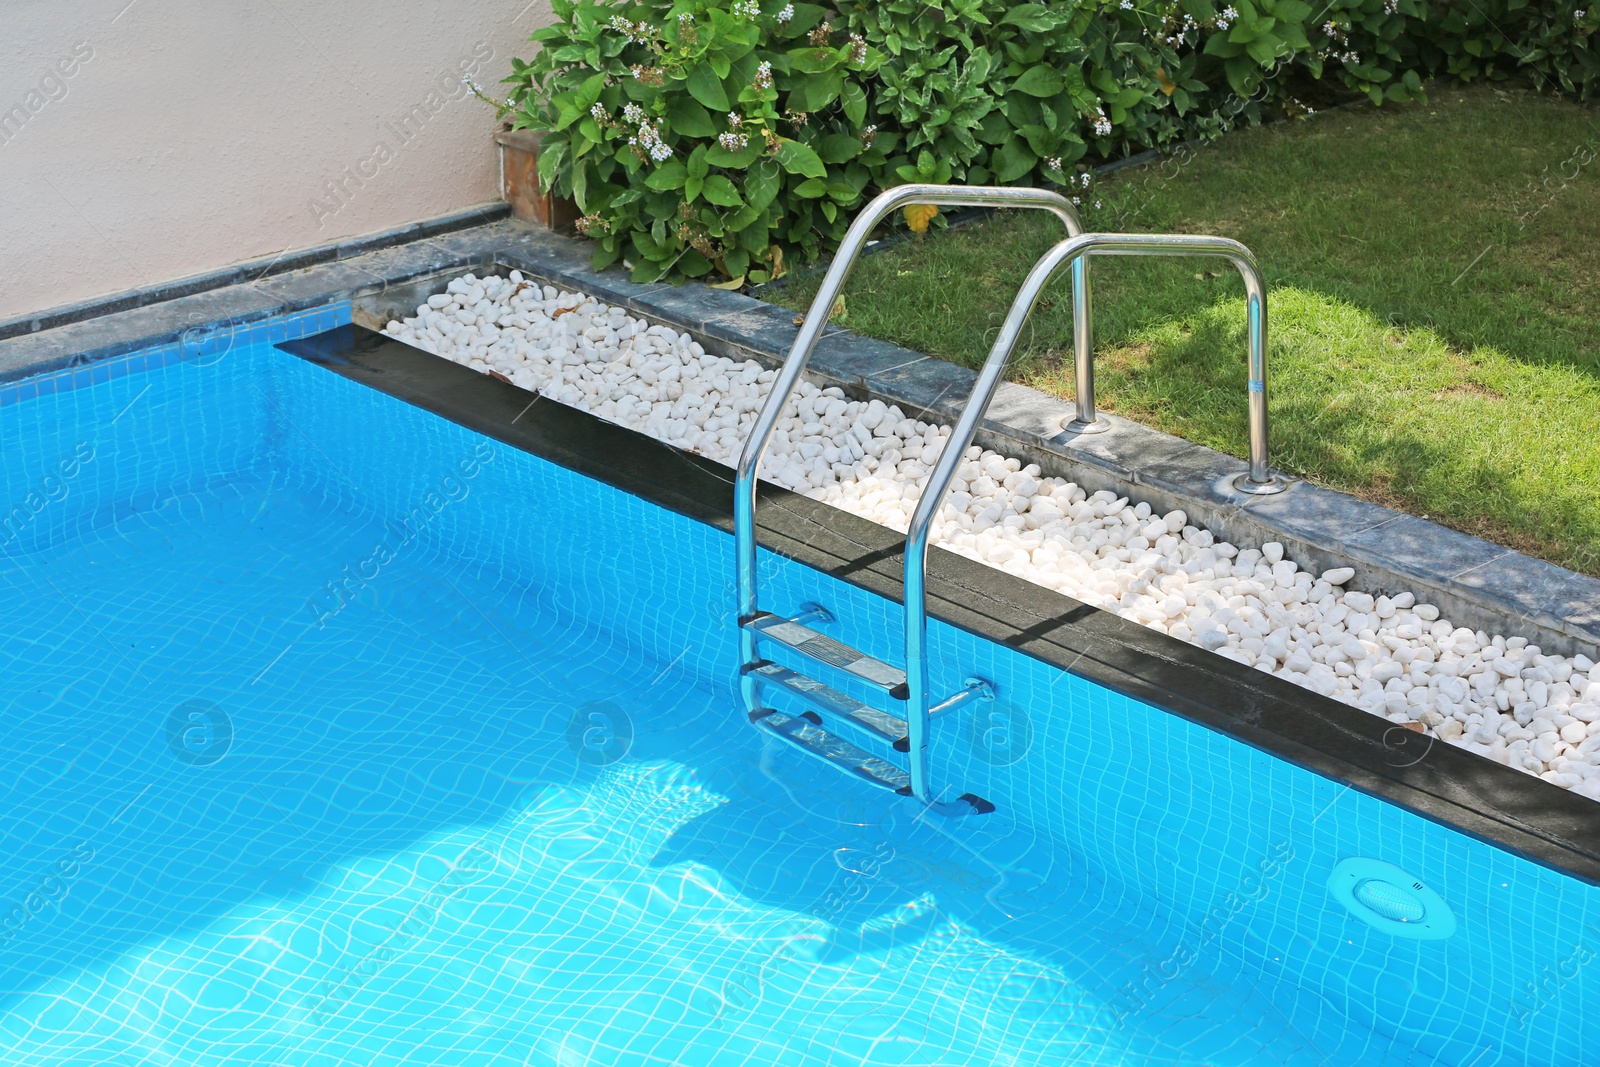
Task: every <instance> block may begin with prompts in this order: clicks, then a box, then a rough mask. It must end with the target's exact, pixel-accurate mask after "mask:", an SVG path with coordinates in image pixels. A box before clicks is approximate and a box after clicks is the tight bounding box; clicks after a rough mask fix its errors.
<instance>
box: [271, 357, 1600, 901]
mask: <svg viewBox="0 0 1600 1067" xmlns="http://www.w3.org/2000/svg"><path fill="white" fill-rule="evenodd" d="M279 347H280V348H282V349H284V350H286V351H288V352H292V353H294V354H295V355H298V356H300V357H301V358H303V359H306V360H309V361H311V362H313V363H316V364H318V365H320V366H322V367H325V368H326V369H328V370H330V371H332V372H334V373H336V374H339V375H340V376H342V377H344V378H347V379H350V380H352V381H355V382H359V383H361V384H364V385H367V386H370V387H372V388H374V389H377V390H379V391H381V392H384V393H387V394H388V395H390V396H393V397H397V398H399V399H401V400H404V401H406V402H407V403H410V404H414V405H416V406H418V407H421V408H424V409H426V410H428V411H431V412H433V413H435V414H437V415H440V416H442V417H444V418H446V419H449V420H451V421H453V422H456V423H459V424H461V425H463V426H465V427H467V428H469V429H472V430H474V431H476V432H478V433H482V434H484V435H486V436H489V437H492V438H494V439H496V440H498V441H501V442H504V443H505V444H507V445H510V446H512V447H514V448H518V449H521V450H522V451H525V452H528V453H531V454H532V455H535V456H539V457H541V458H543V459H546V460H549V461H551V462H554V463H558V464H560V465H561V466H563V467H567V468H569V469H571V470H574V471H576V472H577V473H579V474H582V475H584V476H586V477H590V478H594V479H596V480H598V481H602V482H605V483H606V484H608V485H611V486H614V487H616V488H617V489H620V490H622V491H624V492H627V493H630V494H632V495H634V496H637V497H640V498H643V499H645V500H647V501H650V502H652V503H654V504H657V505H659V506H661V507H664V508H667V509H669V510H671V511H674V512H677V513H678V514H681V515H685V516H688V517H689V518H692V519H695V520H697V521H699V522H703V523H707V524H708V525H711V526H714V527H716V528H718V529H720V530H724V531H729V532H731V530H732V528H733V521H732V493H731V491H730V480H731V479H730V472H729V470H728V468H726V467H724V466H722V465H721V464H719V463H715V462H713V461H711V460H708V459H705V458H703V457H701V456H698V455H694V454H692V453H687V452H681V451H679V450H677V449H675V448H673V447H672V446H670V445H667V444H665V443H663V442H661V441H658V440H656V439H655V438H652V437H648V436H646V435H644V434H640V433H637V432H635V431H633V430H629V429H626V428H624V427H621V426H618V425H616V424H614V423H610V422H606V421H605V420H603V419H600V418H598V417H596V416H593V415H590V414H588V413H586V412H582V411H579V410H577V409H576V408H570V407H567V406H565V405H563V404H558V403H554V402H551V401H544V402H539V401H535V402H533V403H532V404H530V403H529V401H528V394H527V393H526V392H524V391H523V390H521V389H519V388H517V387H516V386H513V385H510V384H508V383H505V382H501V381H498V380H496V379H494V378H492V377H490V376H488V375H482V374H478V373H477V372H475V371H472V370H469V369H468V368H466V367H462V366H460V365H458V364H455V363H451V362H449V361H447V360H442V359H439V358H437V357H435V356H431V355H429V354H427V353H425V352H423V351H421V350H420V349H416V348H412V347H410V346H408V345H405V344H402V343H400V342H398V341H394V340H391V339H389V338H386V337H384V336H382V335H381V334H378V333H374V332H373V331H371V330H368V329H364V328H362V327H360V326H343V327H340V328H338V329H336V330H331V331H328V332H327V333H322V334H317V335H314V336H312V337H308V338H305V339H303V340H299V341H288V342H284V343H282V344H280V345H279ZM760 501H761V507H760V508H759V509H758V517H759V538H760V543H761V544H762V545H763V546H765V547H767V548H769V549H771V550H773V551H775V552H779V553H781V554H783V555H785V556H787V557H789V558H791V559H794V560H796V561H798V562H800V563H803V564H805V565H806V566H809V567H812V568H814V569H816V570H819V571H822V572H824V573H826V574H829V575H832V576H834V577H836V578H839V579H841V580H843V581H847V582H850V583H851V584H853V585H856V586H859V587H861V588H863V589H866V590H868V591H870V592H872V593H875V594H877V595H879V596H882V597H885V598H888V599H891V600H895V601H899V600H900V599H901V595H902V579H901V566H902V538H901V537H900V535H898V534H896V533H894V532H893V531H891V530H888V529H885V528H884V527H881V526H878V525H877V524H875V523H872V522H869V521H867V520H865V519H862V518H860V517H858V516H855V515H851V514H849V513H848V512H843V511H839V510H837V509H835V508H833V507H830V506H829V505H826V504H822V503H820V502H817V501H814V500H810V499H808V498H806V497H804V496H800V495H798V494H795V493H791V492H789V491H787V490H784V489H780V488H778V487H776V486H773V485H769V484H767V483H762V484H761V486H760ZM928 572H929V580H928V602H929V609H930V614H932V615H933V616H934V617H936V618H939V619H941V620H943V621H945V622H947V623H949V624H951V625H954V626H957V627H960V628H961V629H963V630H966V631H968V632H969V633H972V634H975V635H977V636H979V637H982V638H985V639H987V640H989V641H993V642H996V643H998V644H1001V645H1004V646H1006V647H1008V648H1011V649H1014V650H1016V651H1017V652H1020V653H1022V654H1024V655H1027V656H1030V657H1032V658H1033V659H1036V660H1039V661H1041V662H1044V663H1047V664H1050V665H1052V666H1054V667H1057V668H1059V669H1061V670H1064V671H1069V672H1071V673H1073V674H1075V675H1079V676H1081V677H1084V678H1086V679H1089V680H1090V681H1092V682H1094V683H1096V684H1098V685H1101V686H1104V687H1106V688H1108V689H1112V690H1115V691H1117V692H1119V693H1123V694H1126V695H1128V696H1131V697H1133V698H1135V699H1137V700H1140V701H1143V702H1144V703H1147V704H1151V705H1154V706H1156V707H1158V708H1162V709H1164V710H1166V711H1168V712H1171V713H1172V714H1175V715H1178V716H1181V717H1182V718H1184V719H1187V720H1189V721H1190V722H1193V723H1196V724H1198V725H1200V726H1203V727H1205V728H1207V729H1210V730H1214V731H1216V732H1218V733H1221V734H1224V735H1226V736H1228V737H1231V738H1234V739H1235V740H1238V741H1241V742H1243V743H1245V744H1248V745H1250V746H1252V747H1254V748H1257V749H1259V750H1262V751H1264V752H1268V753H1270V754H1272V755H1273V756H1276V757H1278V758H1281V759H1285V760H1288V761H1289V762H1291V763H1294V764H1296V765H1298V766H1300V767H1303V768H1305V769H1307V770H1310V771H1312V772H1314V773H1316V774H1319V775H1321V776H1323V777H1325V778H1329V779H1332V780H1335V781H1338V782H1342V783H1347V784H1349V785H1351V786H1353V787H1354V788H1356V789H1358V790H1360V791H1362V792H1364V793H1368V794H1370V795H1372V796H1375V797H1379V798H1381V799H1384V800H1387V801H1390V802H1392V803H1395V804H1398V805H1400V806H1401V807H1404V808H1406V809H1408V810H1410V811H1413V812H1416V813H1417V814H1419V815H1421V816H1423V817H1425V818H1428V819H1430V820H1432V821H1434V822H1437V823H1440V824H1442V825H1444V826H1447V827H1449V828H1451V829H1454V830H1457V831H1460V832H1462V833H1465V834H1468V835H1470V836H1472V837H1474V838H1477V839H1479V840H1481V841H1485V842H1487V843H1489V844H1492V845H1494V846H1496V847H1499V848H1502V849H1505V850H1507V851H1510V852H1513V853H1515V854H1517V855H1519V856H1522V857H1525V858H1526V859H1529V860H1531V861H1533V862H1535V863H1539V864H1542V865H1543V866H1546V867H1549V868H1551V869H1553V870H1555V871H1558V872H1560V873H1563V874H1567V875H1571V876H1573V877H1576V878H1579V879H1582V880H1583V881H1586V882H1589V883H1593V884H1600V819H1596V817H1595V807H1594V802H1593V801H1590V800H1588V799H1586V798H1584V797H1581V796H1579V795H1577V794H1575V793H1572V792H1569V791H1567V790H1565V789H1561V788H1560V787H1558V786H1553V785H1550V784H1549V783H1547V782H1543V781H1540V780H1539V779H1537V778H1534V777H1531V776H1529V775H1526V774H1523V773H1521V772H1519V771H1514V770H1511V769H1510V768H1507V767H1503V766H1501V765H1500V764H1498V763H1494V762H1493V761H1491V760H1486V759H1483V758H1482V757H1480V756H1477V755H1474V754H1473V753H1471V752H1467V751H1465V750H1463V749H1459V748H1456V747H1454V746H1452V745H1448V744H1445V743H1443V742H1438V741H1435V740H1433V739H1431V738H1428V737H1425V736H1423V735H1421V734H1415V733H1412V732H1411V731H1409V730H1406V729H1404V728H1402V727H1398V726H1395V725H1393V724H1391V723H1389V722H1388V721H1386V720H1384V719H1381V718H1379V717H1377V716H1374V715H1369V714H1368V713H1366V712H1363V711H1360V710H1357V709H1355V708H1351V707H1348V706H1346V705H1344V704H1341V703H1339V702H1337V701H1334V700H1331V699H1328V698H1326V697H1322V696H1319V695H1317V694H1316V693H1312V692H1309V691H1307V690H1304V689H1301V688H1300V687H1299V686H1296V685H1294V684H1292V683H1290V682H1285V681H1283V680H1282V679H1279V678H1276V677H1273V676H1272V675H1269V674H1265V673H1263V672H1261V671H1258V670H1255V669H1253V668H1250V667H1245V666H1242V665H1240V664H1238V663H1235V662H1233V661H1232V660H1229V659H1225V658H1223V657H1221V656H1216V655H1212V654H1211V653H1209V652H1206V651H1204V650H1203V649H1200V648H1197V647H1195V646H1193V645H1189V644H1187V643H1185V642H1182V641H1179V640H1176V639H1175V638H1171V637H1168V636H1166V635H1165V634H1161V633H1157V632H1156V631H1154V630H1150V629H1147V628H1146V627H1143V626H1139V625H1137V624H1136V623H1133V622H1129V621H1128V620H1126V619H1122V618H1120V617H1118V616H1116V615H1113V614H1111V613H1110V612H1106V611H1102V610H1100V609H1098V608H1093V607H1090V606H1088V605H1085V604H1081V603H1079V602H1078V601H1076V600H1073V599H1071V598H1069V597H1066V596H1063V595H1061V594H1059V593H1055V592H1052V591H1050V590H1048V589H1045V588H1043V587H1041V586H1037V585H1034V584H1033V583H1032V582H1028V581H1025V580H1023V579H1021V578H1017V577H1014V576H1012V575H1009V574H1006V573H1004V572H1002V571H997V570H994V569H993V568H990V567H986V566H984V565H982V564H980V563H977V562H975V561H973V560H969V559H967V558H965V557H963V556H958V555H955V554H953V553H949V552H946V551H944V550H942V549H938V548H935V549H934V550H933V551H932V552H931V553H930V554H929V564H928Z"/></svg>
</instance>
